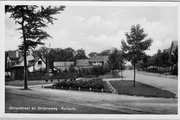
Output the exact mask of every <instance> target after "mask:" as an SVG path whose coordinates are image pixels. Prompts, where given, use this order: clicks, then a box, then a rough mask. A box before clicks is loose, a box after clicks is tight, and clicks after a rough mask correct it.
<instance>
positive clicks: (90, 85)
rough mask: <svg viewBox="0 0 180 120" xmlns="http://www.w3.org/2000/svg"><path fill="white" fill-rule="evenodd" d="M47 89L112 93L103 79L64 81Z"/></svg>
mask: <svg viewBox="0 0 180 120" xmlns="http://www.w3.org/2000/svg"><path fill="white" fill-rule="evenodd" d="M46 88H54V89H63V90H78V91H93V92H106V93H111V91H110V89H109V88H108V86H107V84H106V82H105V81H103V80H102V79H101V78H82V79H78V80H74V79H69V80H62V81H58V82H56V83H54V84H53V85H52V86H49V87H46Z"/></svg>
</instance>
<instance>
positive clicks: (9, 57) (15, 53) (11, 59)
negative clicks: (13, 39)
mask: <svg viewBox="0 0 180 120" xmlns="http://www.w3.org/2000/svg"><path fill="white" fill-rule="evenodd" d="M21 56H22V53H21V52H20V51H19V50H9V51H5V75H6V76H11V68H12V67H13V66H14V65H16V64H18V62H19V59H20V57H21Z"/></svg>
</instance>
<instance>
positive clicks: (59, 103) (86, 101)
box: [5, 85, 177, 114]
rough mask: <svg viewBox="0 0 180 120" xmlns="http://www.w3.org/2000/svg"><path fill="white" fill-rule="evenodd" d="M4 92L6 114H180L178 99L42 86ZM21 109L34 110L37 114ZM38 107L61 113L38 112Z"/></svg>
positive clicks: (10, 88) (11, 87) (9, 88)
mask: <svg viewBox="0 0 180 120" xmlns="http://www.w3.org/2000/svg"><path fill="white" fill-rule="evenodd" d="M5 92H6V93H5V96H6V105H5V112H6V113H71V114H177V99H165V98H145V97H137V96H126V95H117V94H112V93H94V92H82V91H70V90H69V91H67V90H57V89H46V88H42V87H41V85H39V86H37V85H36V86H31V87H30V90H22V87H14V86H6V90H5ZM13 107H14V108H13ZM21 107H30V109H31V108H32V107H35V110H31V111H28V110H23V109H20V108H21ZM38 107H42V108H43V107H45V108H48V109H51V108H52V107H53V108H54V107H55V108H57V109H58V108H59V109H60V110H59V111H54V110H48V109H47V110H42V109H41V110H39V108H38ZM61 107H64V108H66V110H64V111H63V110H61ZM16 109H17V110H16ZM68 109H70V110H68ZM72 109H73V110H72Z"/></svg>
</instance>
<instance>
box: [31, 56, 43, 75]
mask: <svg viewBox="0 0 180 120" xmlns="http://www.w3.org/2000/svg"><path fill="white" fill-rule="evenodd" d="M45 68H46V62H45V59H44V58H41V57H35V58H34V59H33V60H29V61H28V70H29V72H33V71H41V70H43V69H45Z"/></svg>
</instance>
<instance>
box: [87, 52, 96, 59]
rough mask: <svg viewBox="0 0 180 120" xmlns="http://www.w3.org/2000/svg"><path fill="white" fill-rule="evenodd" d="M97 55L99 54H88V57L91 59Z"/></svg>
mask: <svg viewBox="0 0 180 120" xmlns="http://www.w3.org/2000/svg"><path fill="white" fill-rule="evenodd" d="M96 55H98V53H97V52H91V53H89V54H88V56H89V57H90V58H92V57H95V56H96Z"/></svg>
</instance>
